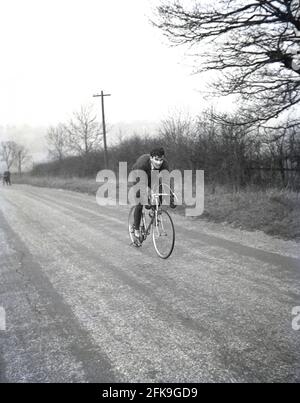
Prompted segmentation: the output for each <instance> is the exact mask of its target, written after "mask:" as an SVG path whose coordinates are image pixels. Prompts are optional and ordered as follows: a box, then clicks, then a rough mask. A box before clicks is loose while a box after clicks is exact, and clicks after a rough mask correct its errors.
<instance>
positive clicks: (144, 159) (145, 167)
mask: <svg viewBox="0 0 300 403" xmlns="http://www.w3.org/2000/svg"><path fill="white" fill-rule="evenodd" d="M134 169H140V170H142V171H145V172H146V174H147V176H148V183H149V185H150V183H151V162H150V154H143V155H141V156H140V157H139V158H138V159H137V161H136V162H135V163H134V164H133V166H132V170H134ZM164 169H166V170H167V171H169V163H168V160H167V159H166V158H164V161H163V163H162V164H161V167H160V169H159V172H160V171H162V170H164Z"/></svg>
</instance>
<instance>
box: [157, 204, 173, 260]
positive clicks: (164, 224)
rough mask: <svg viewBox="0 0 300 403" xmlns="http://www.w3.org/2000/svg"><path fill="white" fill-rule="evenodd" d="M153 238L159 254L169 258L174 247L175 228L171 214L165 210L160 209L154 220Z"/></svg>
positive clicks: (163, 257)
mask: <svg viewBox="0 0 300 403" xmlns="http://www.w3.org/2000/svg"><path fill="white" fill-rule="evenodd" d="M152 239H153V244H154V248H155V250H156V253H157V254H158V256H159V257H161V258H162V259H167V258H168V257H169V256H170V255H171V253H172V252H173V249H174V245H175V229H174V224H173V221H172V218H171V216H170V214H169V213H168V212H167V211H165V210H160V211H159V212H158V214H157V220H156V219H155V220H154V222H153V232H152Z"/></svg>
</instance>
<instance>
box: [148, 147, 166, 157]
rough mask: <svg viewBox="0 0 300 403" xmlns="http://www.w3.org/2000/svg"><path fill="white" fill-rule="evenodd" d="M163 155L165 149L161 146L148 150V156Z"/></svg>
mask: <svg viewBox="0 0 300 403" xmlns="http://www.w3.org/2000/svg"><path fill="white" fill-rule="evenodd" d="M164 155H165V150H164V149H163V147H157V148H153V150H151V151H150V156H151V157H154V156H155V157H163V156H164Z"/></svg>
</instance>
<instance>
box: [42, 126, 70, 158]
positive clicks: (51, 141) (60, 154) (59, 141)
mask: <svg viewBox="0 0 300 403" xmlns="http://www.w3.org/2000/svg"><path fill="white" fill-rule="evenodd" d="M67 136H68V131H67V129H66V126H65V125H63V124H61V123H60V124H58V125H57V126H56V127H53V126H51V127H49V129H48V132H47V136H46V139H47V143H48V152H49V154H50V156H51V157H52V158H54V159H56V160H59V161H62V160H63V158H64V157H65V156H66V154H67V150H68V137H67Z"/></svg>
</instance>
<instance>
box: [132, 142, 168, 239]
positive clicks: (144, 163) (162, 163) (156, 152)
mask: <svg viewBox="0 0 300 403" xmlns="http://www.w3.org/2000/svg"><path fill="white" fill-rule="evenodd" d="M132 169H133V170H134V169H140V170H142V171H144V172H145V173H146V174H147V178H148V188H151V172H152V170H153V169H157V170H158V171H159V172H160V171H162V170H164V169H165V170H168V171H169V164H168V161H167V159H166V158H165V151H164V149H163V147H159V148H154V149H153V150H151V152H150V154H143V155H141V156H140V157H139V158H138V159H137V161H136V162H135V164H134V165H133V167H132ZM136 196H137V197H140V194H139V192H137V195H136ZM170 207H171V208H175V207H176V206H175V204H174V198H173V196H172V194H171V195H170ZM142 210H143V205H142V204H141V203H138V204H137V205H136V207H135V210H134V225H133V230H134V237H135V239H136V242H135V244H136V245H137V246H140V244H141V243H140V222H141V217H142Z"/></svg>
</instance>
